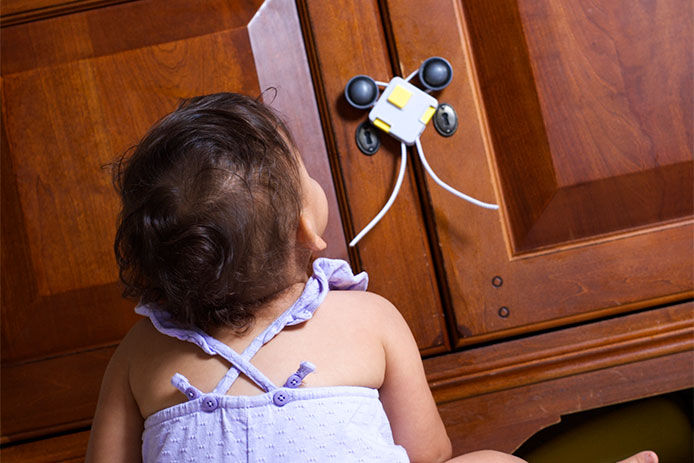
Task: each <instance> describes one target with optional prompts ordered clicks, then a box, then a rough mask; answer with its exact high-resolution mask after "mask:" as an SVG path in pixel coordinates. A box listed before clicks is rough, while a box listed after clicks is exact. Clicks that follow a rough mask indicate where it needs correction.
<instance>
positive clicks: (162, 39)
mask: <svg viewBox="0 0 694 463" xmlns="http://www.w3.org/2000/svg"><path fill="white" fill-rule="evenodd" d="M261 4H262V5H261ZM261 6H262V9H261ZM191 18H195V20H193V21H191ZM124 31H127V33H124ZM275 33H280V34H281V35H275ZM2 65H3V66H2V95H3V98H2V117H3V130H2V156H3V159H2V162H3V169H2V219H3V220H2V249H3V253H2V267H3V272H2V362H3V382H2V394H3V395H2V400H3V402H4V403H14V401H16V400H17V399H18V398H17V397H14V394H15V393H16V391H20V390H22V389H23V388H22V385H23V384H33V383H36V384H39V383H40V384H44V383H42V382H41V381H39V378H36V377H35V376H36V375H37V374H38V373H37V372H40V371H41V369H42V368H41V365H42V364H43V363H45V362H49V361H50V359H52V358H53V359H54V358H56V357H60V356H66V357H65V359H63V360H61V361H65V362H68V363H70V362H73V360H72V359H74V362H81V360H80V359H83V358H85V356H80V355H76V354H79V353H80V352H83V351H88V350H92V349H98V348H101V347H103V346H109V345H112V344H114V343H117V342H118V341H119V340H120V338H121V337H122V336H123V334H124V333H125V332H126V331H127V329H128V328H129V327H130V326H131V325H132V323H133V322H134V320H135V316H134V315H133V313H132V307H133V305H134V303H133V302H132V301H130V302H128V301H124V300H122V298H121V297H120V290H119V284H118V283H117V280H118V276H117V269H116V266H115V262H114V259H113V257H112V255H113V250H112V243H113V236H114V232H115V218H116V214H117V210H118V200H117V196H116V194H115V192H114V191H113V188H112V186H111V180H110V175H109V171H108V169H104V168H102V166H104V165H106V164H108V163H109V162H111V161H112V160H114V159H115V158H117V157H118V156H119V155H120V154H122V153H124V152H125V151H127V150H128V149H129V147H131V146H132V145H134V144H135V143H136V142H137V140H138V139H139V137H141V136H142V135H143V134H144V132H145V130H147V128H148V127H149V126H151V124H152V123H154V122H155V121H156V120H158V119H159V118H160V117H162V116H163V115H164V114H166V113H168V112H169V111H171V110H172V109H174V108H175V106H176V104H177V103H178V101H179V100H180V99H181V98H186V97H191V96H195V95H200V94H206V93H214V92H219V91H236V92H242V93H246V94H249V95H260V94H261V92H262V91H264V90H265V89H266V88H267V87H268V86H276V87H277V91H276V92H267V93H264V97H266V96H267V98H268V101H269V102H270V103H271V104H272V105H273V106H274V107H275V108H277V109H278V110H279V111H280V112H281V113H282V114H283V116H284V117H285V119H287V122H288V124H289V125H290V127H291V128H292V129H293V131H294V132H295V134H296V139H297V143H298V145H299V148H300V150H301V151H302V152H303V154H304V157H305V160H306V165H307V168H308V170H309V171H310V172H311V173H312V174H313V175H314V176H315V177H316V178H317V179H318V180H319V181H320V182H321V183H322V184H323V186H324V188H325V190H326V192H327V194H328V199H329V203H330V208H331V209H333V210H337V208H338V206H337V200H336V195H335V189H334V186H333V182H332V177H331V173H330V168H329V162H328V159H327V157H326V155H325V146H324V141H323V140H324V139H323V136H322V129H321V125H320V120H319V117H318V111H317V107H316V102H315V97H314V92H313V88H312V84H311V78H310V73H309V68H308V63H307V60H306V55H305V48H304V44H303V38H302V33H301V27H300V22H299V18H298V15H297V11H296V6H295V4H294V2H292V1H289V0H269V1H267V2H265V3H264V4H263V2H261V1H255V2H225V1H212V2H204V3H194V4H193V3H191V2H187V1H178V0H176V1H152V0H147V1H139V2H131V3H124V4H120V5H114V6H110V7H105V8H100V9H95V10H89V11H83V12H77V13H74V14H69V15H65V16H60V17H56V18H50V19H43V20H38V21H35V22H29V23H26V24H18V25H13V26H8V27H5V28H4V29H3V40H2ZM278 76H281V78H282V80H281V81H279V80H278V79H279V77H278ZM297 102H301V104H297ZM327 235H328V237H329V240H330V243H331V244H330V248H329V249H328V250H327V252H326V253H327V254H328V255H331V256H335V257H343V258H344V257H346V256H347V252H346V247H345V241H344V234H343V232H342V223H341V220H340V216H339V215H338V214H333V215H332V216H331V218H330V223H329V225H328V231H327ZM73 354H74V355H73ZM74 362H73V363H74ZM46 365H47V368H48V366H49V364H48V363H46ZM50 365H53V364H50ZM71 365H72V367H74V368H77V365H76V364H71ZM85 365H86V364H85ZM51 368H52V367H51ZM90 371H92V372H91V373H90V374H89V375H87V376H88V378H87V379H88V381H89V384H81V385H79V387H78V385H76V384H72V383H70V382H71V381H73V382H76V381H78V380H79V381H80V382H84V381H85V378H83V377H82V378H74V377H72V378H61V379H60V380H59V382H60V387H57V388H55V390H53V391H52V392H53V393H52V394H49V395H47V397H49V398H50V399H51V400H53V401H55V402H56V403H58V402H59V403H60V406H57V405H56V406H55V407H50V406H48V405H47V404H46V403H45V401H44V402H42V403H41V404H39V402H40V401H35V402H26V401H22V402H21V404H22V406H21V407H3V412H2V413H3V415H2V434H3V439H5V440H7V439H14V438H19V437H21V436H22V435H24V436H27V435H29V434H32V435H35V434H37V433H39V434H40V432H41V431H40V430H41V429H44V430H48V429H50V430H52V431H55V430H59V429H61V427H69V426H71V423H72V424H74V423H82V424H84V423H85V420H86V422H88V420H89V419H90V410H93V406H94V403H95V399H96V391H97V390H98V384H99V382H100V379H101V373H102V371H93V370H90ZM5 386H7V387H5ZM10 386H11V387H10ZM24 389H26V388H24ZM77 390H80V391H87V392H86V395H87V397H75V394H74V393H72V394H71V393H70V391H77ZM75 400H79V401H80V403H79V406H74V407H71V406H70V404H71V403H72V402H74V401H75ZM71 401H72V402H71ZM32 404H33V405H32ZM34 405H35V406H34ZM47 410H48V411H47ZM66 410H71V411H70V413H68V412H67V411H66ZM85 410H86V411H85ZM13 413H22V414H23V417H22V419H21V420H20V419H18V418H17V419H15V417H14V416H13ZM78 415H79V416H78ZM37 429H38V431H37Z"/></svg>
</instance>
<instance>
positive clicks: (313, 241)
mask: <svg viewBox="0 0 694 463" xmlns="http://www.w3.org/2000/svg"><path fill="white" fill-rule="evenodd" d="M296 242H297V244H298V245H299V246H301V247H303V248H306V249H308V250H309V251H311V252H319V251H322V250H323V249H325V248H326V247H327V246H328V245H327V243H326V242H325V241H324V240H323V238H321V237H320V235H319V234H318V233H316V227H315V223H314V221H313V220H312V218H311V217H310V216H309V214H306V211H304V212H302V213H301V216H300V217H299V227H298V228H297V230H296Z"/></svg>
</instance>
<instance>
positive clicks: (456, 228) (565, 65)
mask: <svg viewBox="0 0 694 463" xmlns="http://www.w3.org/2000/svg"><path fill="white" fill-rule="evenodd" d="M387 6H388V12H389V17H390V21H391V26H392V33H393V41H394V44H395V49H396V50H397V56H398V59H399V62H400V63H401V66H402V69H401V72H402V73H403V75H404V74H405V73H409V72H410V71H411V70H413V69H416V68H417V67H418V66H419V64H420V63H421V62H422V61H423V60H424V59H426V58H427V57H429V56H433V55H441V56H444V57H446V58H447V59H449V60H450V61H451V63H452V65H453V68H454V78H453V81H452V83H451V85H450V86H449V87H448V88H446V89H444V90H442V91H441V92H438V94H435V96H437V98H439V100H440V101H442V102H447V103H450V104H452V105H453V106H454V108H455V109H456V110H457V111H458V115H459V117H460V126H459V127H460V128H459V129H458V132H457V133H456V134H455V135H454V136H452V137H450V138H442V137H440V136H438V135H437V134H436V133H435V132H434V131H433V130H432V129H427V131H425V132H424V135H423V137H422V143H423V146H424V151H425V153H426V154H427V157H428V159H429V163H430V164H431V165H432V167H433V169H434V170H435V171H436V172H438V173H439V174H440V176H441V177H442V178H443V180H444V181H446V182H448V183H450V184H451V185H453V186H454V187H456V188H459V189H460V190H462V191H464V192H466V193H468V194H471V195H473V196H475V197H478V198H480V199H483V200H487V201H489V200H493V198H494V196H496V198H497V201H498V202H499V203H500V205H501V209H500V211H499V213H495V212H490V211H488V210H482V209H479V208H477V207H474V206H472V205H470V204H467V203H465V202H463V201H461V200H459V199H458V198H455V197H453V196H452V195H450V194H449V193H447V192H445V191H444V190H442V189H441V188H440V187H438V186H437V185H436V184H435V183H434V182H433V181H431V180H430V179H429V178H427V180H426V184H427V188H428V194H429V195H430V197H431V203H432V205H431V207H432V208H433V216H434V218H435V222H436V230H437V239H438V244H439V246H440V250H441V254H442V261H443V266H444V270H445V275H446V283H447V285H448V288H449V290H450V294H451V299H452V303H453V306H454V311H455V316H456V325H457V330H458V333H457V335H458V336H459V340H458V343H459V344H467V343H472V342H479V341H482V340H485V339H491V338H497V337H501V336H504V335H510V334H513V333H521V332H529V331H533V330H538V329H542V328H547V327H551V326H557V325H561V324H565V323H570V322H577V321H581V320H587V319H590V318H595V317H599V316H604V315H607V314H612V313H618V312H624V311H628V310H633V309H635V308H639V307H644V306H647V305H651V304H656V303H664V302H669V301H675V300H681V299H684V298H686V297H688V296H690V295H691V289H692V267H691V256H692V240H691V237H692V225H691V223H692V213H693V210H692V209H693V206H692V195H691V191H692V172H693V169H692V166H693V164H692V127H694V124H693V120H692V109H691V108H692V107H693V106H694V104H693V101H692V95H693V94H694V93H693V92H692V81H691V78H690V76H691V73H692V53H691V51H692V48H691V47H692V46H691V43H692V32H691V30H690V28H688V25H689V24H691V21H692V6H691V5H690V4H689V2H686V1H673V2H660V3H658V4H657V6H656V4H654V3H648V2H637V4H634V3H633V2H624V1H619V2H609V5H602V3H600V4H596V3H595V2H590V1H587V0H586V1H580V2H572V3H571V5H564V4H563V3H561V2H550V1H545V0H503V1H499V2H487V1H482V0H466V1H463V2H456V1H444V2H438V1H437V2H433V1H432V2H424V3H418V5H417V8H416V9H414V8H412V4H411V2H409V1H406V0H389V1H388V2H387ZM651 7H652V8H653V10H651V9H650V8H651ZM634 37H638V40H635V39H634ZM492 202H493V201H492ZM495 277H498V278H496V279H495Z"/></svg>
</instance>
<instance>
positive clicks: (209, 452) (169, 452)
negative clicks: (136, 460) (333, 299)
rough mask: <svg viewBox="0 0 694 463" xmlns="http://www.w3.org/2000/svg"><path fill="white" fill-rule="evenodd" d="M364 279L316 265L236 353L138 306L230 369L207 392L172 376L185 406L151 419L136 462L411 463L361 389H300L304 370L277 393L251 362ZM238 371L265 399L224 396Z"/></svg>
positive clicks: (341, 268) (373, 395) (325, 262)
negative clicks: (296, 293)
mask: <svg viewBox="0 0 694 463" xmlns="http://www.w3.org/2000/svg"><path fill="white" fill-rule="evenodd" d="M367 282H368V277H367V275H366V273H360V274H358V275H354V274H353V273H352V271H351V269H350V267H349V264H347V262H344V261H342V260H335V259H317V260H316V261H315V262H314V264H313V275H312V276H311V277H310V278H309V280H308V282H307V283H306V286H305V288H304V291H303V293H302V294H301V296H300V297H299V298H298V299H297V301H296V302H295V303H294V304H293V305H292V306H291V307H289V308H288V309H287V310H286V311H285V312H284V313H283V314H282V315H280V316H279V317H278V318H277V320H275V321H274V322H273V323H272V324H271V325H270V326H268V327H267V329H265V330H264V331H263V332H262V333H261V334H260V335H259V336H258V337H257V338H255V339H254V340H253V342H251V344H250V345H249V346H248V347H247V348H246V350H245V351H244V352H243V353H241V354H239V353H237V352H235V351H234V350H232V349H231V348H230V347H228V346H227V345H226V344H224V343H222V342H220V341H218V340H216V339H214V338H212V337H210V336H208V335H207V334H206V333H204V332H203V331H201V330H197V329H181V328H179V327H177V325H176V324H175V323H174V322H172V321H171V320H170V319H169V316H168V314H166V313H165V312H163V311H161V310H158V309H157V307H156V305H153V304H147V305H138V306H137V307H136V308H135V311H136V312H137V313H138V314H140V315H144V316H146V317H149V318H150V320H151V321H152V324H153V325H154V327H155V328H156V329H157V330H158V331H160V332H161V333H163V334H166V335H168V336H172V337H175V338H177V339H180V340H182V341H188V342H192V343H194V344H196V345H197V346H199V347H200V348H201V349H202V350H203V351H204V352H205V353H207V354H209V355H219V356H221V357H223V358H224V359H226V360H227V361H229V362H230V363H231V365H232V367H231V368H230V369H229V371H228V372H227V373H226V375H225V376H224V377H223V378H222V379H221V380H220V381H219V383H218V384H217V386H216V387H215V388H214V390H212V391H201V390H199V389H197V388H196V387H195V386H194V385H191V384H190V383H189V382H188V380H187V379H186V378H185V377H184V376H182V375H180V374H178V373H177V374H175V375H174V377H173V378H172V379H171V382H172V384H173V385H174V386H175V387H176V388H177V389H179V390H180V391H181V392H182V393H184V394H185V395H186V397H187V398H188V400H187V402H184V403H181V404H178V405H174V406H173V407H169V408H166V409H164V410H161V411H159V412H156V413H154V414H152V415H151V416H149V417H148V418H147V419H146V420H145V424H144V432H143V433H142V459H143V461H144V462H145V463H148V462H265V463H270V462H384V463H385V462H388V463H399V462H408V461H409V459H408V457H407V453H406V452H405V449H404V448H403V447H401V446H399V445H395V444H394V443H393V435H392V432H391V429H390V423H389V422H388V418H387V417H386V414H385V411H384V410H383V406H382V404H381V402H380V400H379V398H378V391H377V390H376V389H371V388H367V387H357V386H333V387H311V388H304V387H300V386H301V382H302V380H303V378H304V377H305V376H306V375H307V374H310V372H311V371H313V370H314V366H313V365H312V364H311V363H310V362H302V363H301V365H300V366H299V369H298V370H297V372H296V373H294V374H293V375H291V376H290V377H289V378H288V379H287V381H286V382H285V383H284V385H283V386H282V387H278V386H276V385H275V384H273V383H272V382H271V381H270V380H269V379H268V378H267V377H266V376H265V375H264V374H263V373H262V372H260V371H259V370H258V369H257V368H255V367H254V366H253V365H252V364H251V363H250V360H251V358H252V357H253V356H254V355H255V354H256V352H258V350H259V349H260V348H261V347H262V346H263V345H264V344H265V343H266V342H268V341H270V340H271V339H272V338H273V337H274V336H275V335H277V333H279V332H280V331H281V330H282V329H283V328H284V327H285V326H290V325H297V324H299V323H304V322H306V321H307V320H309V319H310V318H311V317H312V316H313V312H314V311H315V310H316V309H317V308H318V306H319V305H320V304H321V303H322V302H323V300H324V299H325V296H326V295H327V293H328V291H329V290H330V289H340V290H361V291H364V290H365V289H366V286H367ZM240 373H243V374H244V375H246V376H247V377H248V378H249V379H251V380H252V381H253V382H255V383H256V384H257V385H258V386H259V387H260V388H262V389H263V390H264V391H265V393H263V394H260V395H255V396H230V395H226V392H227V391H228V390H229V388H230V387H231V385H232V384H233V383H234V381H235V380H236V378H238V376H239V374H240Z"/></svg>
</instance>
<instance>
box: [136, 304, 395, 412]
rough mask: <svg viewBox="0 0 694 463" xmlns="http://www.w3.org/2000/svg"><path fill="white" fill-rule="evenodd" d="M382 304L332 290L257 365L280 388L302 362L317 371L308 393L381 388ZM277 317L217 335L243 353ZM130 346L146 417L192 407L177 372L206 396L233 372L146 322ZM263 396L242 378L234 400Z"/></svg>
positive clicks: (284, 332) (265, 351)
mask: <svg viewBox="0 0 694 463" xmlns="http://www.w3.org/2000/svg"><path fill="white" fill-rule="evenodd" d="M381 300H382V298H380V297H379V296H377V295H374V294H372V293H365V292H356V291H331V292H330V293H328V295H327V297H326V299H325V301H324V302H323V303H322V304H321V305H320V307H319V308H318V310H316V312H315V314H314V316H313V318H312V319H311V320H309V321H308V322H307V323H303V324H300V325H297V326H288V327H285V328H284V329H283V330H282V331H281V332H280V333H278V334H277V335H276V336H275V337H274V338H273V339H272V340H271V341H270V342H268V343H267V344H265V346H263V347H262V348H261V349H260V351H259V352H258V353H257V354H256V355H255V356H254V357H253V359H252V360H251V363H252V364H253V365H254V366H255V367H256V368H258V370H260V371H261V372H262V373H264V374H265V375H266V376H267V377H268V378H269V379H270V380H272V382H273V383H274V384H277V385H282V384H284V381H285V380H286V379H287V378H288V377H289V376H290V375H291V374H292V373H294V372H295V371H296V370H297V368H298V367H299V364H300V363H301V362H302V361H309V362H311V363H313V364H314V365H315V366H316V370H315V371H314V372H313V373H311V374H309V375H308V376H307V377H306V378H305V379H304V382H303V386H302V387H305V388H308V387H325V386H362V387H368V388H372V389H378V388H379V387H380V386H381V384H382V382H383V376H384V371H385V353H384V349H383V345H382V342H381V334H380V329H382V326H383V324H382V323H381V322H380V321H379V307H380V305H379V302H380V301H381ZM290 304H291V302H290V303H289V305H290ZM287 306H288V305H287ZM285 308H286V306H285ZM276 311H278V310H276ZM276 311H273V310H272V309H271V308H270V310H268V312H271V313H266V314H263V313H261V314H260V316H259V317H258V319H257V321H256V323H255V324H254V326H253V328H252V329H250V330H249V331H248V332H247V333H245V334H244V335H242V336H235V335H234V334H233V333H232V332H230V331H225V330H222V329H220V330H216V331H215V332H214V333H213V334H212V336H213V337H215V338H217V339H219V340H220V341H222V342H224V343H225V344H227V345H228V346H229V347H231V348H232V349H233V350H235V351H236V352H242V351H243V350H244V349H245V348H246V346H247V345H248V344H250V342H251V341H252V340H253V339H254V338H255V337H256V336H257V334H258V333H260V332H261V331H263V329H264V328H265V327H266V326H267V325H268V324H269V323H270V321H271V320H272V319H274V317H273V315H274V312H276ZM123 347H124V348H127V349H128V350H129V351H130V352H132V353H131V354H130V355H129V358H130V374H129V378H130V385H131V389H132V391H133V395H134V397H135V400H136V401H137V404H138V406H139V408H140V411H141V413H142V416H143V417H145V418H147V417H148V416H150V415H151V414H153V413H155V412H157V411H159V410H163V409H165V408H167V407H170V406H173V405H176V404H178V403H181V402H184V401H185V400H186V398H185V397H184V396H183V395H182V394H181V393H180V392H179V391H178V390H177V389H176V388H174V387H173V386H172V385H171V378H172V376H173V375H174V374H175V373H180V374H182V375H184V376H185V377H186V378H188V380H189V381H190V383H191V384H192V385H194V386H195V387H197V388H198V389H200V390H201V391H212V390H213V389H214V387H215V386H216V385H217V383H218V382H219V380H220V379H221V378H222V377H223V376H224V375H225V373H226V372H227V370H228V369H229V367H230V365H229V363H228V362H227V361H226V360H224V359H222V358H220V357H219V356H210V355H208V354H206V353H204V352H203V351H202V350H201V349H200V348H199V347H197V346H196V345H194V344H192V343H189V342H184V341H180V340H178V339H175V338H172V337H169V336H166V335H163V334H161V333H159V332H158V331H157V330H156V329H155V328H154V327H153V326H152V324H151V322H150V321H149V320H142V321H140V322H139V323H138V324H137V325H136V326H135V327H134V328H133V330H132V331H131V332H130V333H129V335H128V336H127V337H126V340H125V341H124V346H123ZM263 392H264V391H262V390H261V389H260V388H259V387H258V386H257V385H256V384H255V383H253V382H252V381H250V380H249V379H248V378H247V377H245V376H244V375H241V376H240V377H239V379H238V380H237V381H236V382H234V383H233V384H232V386H231V387H230V389H229V391H228V392H227V394H228V395H232V396H236V395H240V396H246V395H257V394H262V393H263Z"/></svg>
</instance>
